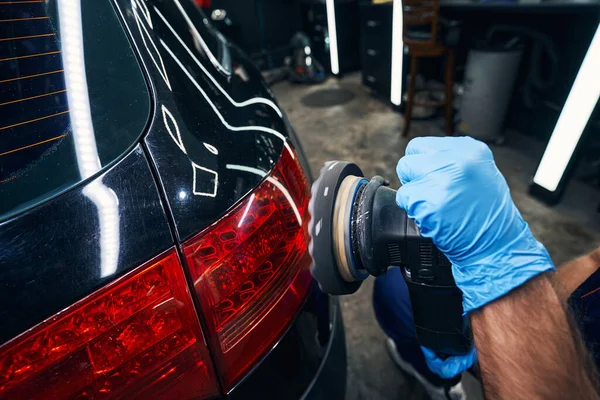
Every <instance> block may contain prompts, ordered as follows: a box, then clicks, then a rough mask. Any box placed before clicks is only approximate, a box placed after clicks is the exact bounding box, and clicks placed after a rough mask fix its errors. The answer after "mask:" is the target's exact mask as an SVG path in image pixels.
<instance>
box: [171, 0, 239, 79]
mask: <svg viewBox="0 0 600 400" xmlns="http://www.w3.org/2000/svg"><path fill="white" fill-rule="evenodd" d="M173 2H174V3H175V5H176V6H177V8H178V9H179V12H180V13H181V15H182V16H183V18H184V19H185V22H186V23H187V25H188V27H189V28H190V31H191V32H192V35H194V38H195V39H196V40H197V41H198V43H200V46H201V47H202V50H204V52H205V53H206V55H207V56H208V59H209V60H210V62H211V63H212V64H213V65H214V66H215V67H216V68H217V69H218V70H219V71H221V72H222V73H224V74H226V75H231V71H229V70H227V69H226V68H225V67H223V66H222V65H221V63H220V62H219V61H218V60H217V59H216V57H215V56H214V54H213V53H212V52H211V51H210V48H209V47H208V46H207V44H206V42H205V41H204V39H202V36H200V33H199V32H198V30H197V29H196V26H195V25H194V23H193V22H192V21H191V20H190V17H188V15H187V13H186V12H185V10H184V9H183V7H182V6H181V3H180V2H179V0H173Z"/></svg>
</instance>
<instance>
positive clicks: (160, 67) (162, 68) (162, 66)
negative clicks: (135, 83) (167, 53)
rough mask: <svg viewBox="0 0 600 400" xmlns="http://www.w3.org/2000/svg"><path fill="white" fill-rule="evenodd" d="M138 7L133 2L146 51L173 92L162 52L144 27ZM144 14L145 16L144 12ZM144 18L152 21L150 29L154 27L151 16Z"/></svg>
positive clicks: (132, 0)
mask: <svg viewBox="0 0 600 400" xmlns="http://www.w3.org/2000/svg"><path fill="white" fill-rule="evenodd" d="M138 7H139V6H138V2H137V1H136V0H131V9H132V11H133V15H134V17H135V23H136V25H137V27H138V30H139V31H140V37H141V38H142V42H143V43H144V46H145V47H146V50H147V51H148V55H149V56H150V59H151V60H152V63H153V64H154V66H155V67H156V69H157V70H158V73H159V74H160V76H162V78H163V80H164V81H165V84H166V85H167V87H168V88H169V90H171V82H170V81H169V76H168V75H167V70H166V69H165V64H164V63H163V60H162V57H161V56H160V52H159V51H158V49H157V48H156V45H155V44H154V41H153V40H152V37H151V36H150V33H149V32H148V30H147V29H146V27H145V26H144V23H143V22H142V20H141V17H140V15H139V12H138V10H140V8H138ZM147 10H148V9H147V8H146V11H147ZM142 14H143V10H142ZM144 17H145V18H144V19H146V20H147V21H150V22H149V25H150V27H152V21H151V20H150V14H149V13H148V14H147V15H144ZM146 38H148V41H146ZM148 42H150V46H149V45H148ZM151 49H154V52H155V53H156V56H157V57H158V61H157V60H156V58H155V56H154V54H153V53H152V51H151ZM159 63H160V65H158V64H159Z"/></svg>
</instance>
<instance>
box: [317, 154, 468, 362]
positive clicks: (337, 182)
mask: <svg viewBox="0 0 600 400" xmlns="http://www.w3.org/2000/svg"><path fill="white" fill-rule="evenodd" d="M395 199H396V191H395V190H393V189H391V188H389V187H388V185H387V182H386V181H385V180H384V179H383V178H382V177H380V176H375V177H373V178H372V179H371V180H370V181H369V180H367V179H365V178H364V176H363V173H362V171H361V170H360V168H359V167H358V166H357V165H355V164H352V163H349V162H345V161H332V162H329V163H327V164H325V166H324V167H323V169H322V170H321V175H320V176H319V178H318V179H317V181H315V183H314V184H313V188H312V198H311V204H310V206H309V207H310V212H311V216H312V219H311V223H310V225H309V233H310V235H311V238H312V241H311V245H310V250H311V254H312V256H313V265H312V267H311V271H312V273H313V276H314V278H315V279H316V280H317V282H318V283H319V287H320V288H321V290H322V291H324V292H326V293H330V294H336V295H343V294H350V293H354V292H355V291H356V290H358V288H359V287H360V284H361V283H362V281H363V280H364V279H366V278H367V277H368V276H369V275H373V276H379V275H382V274H384V273H385V272H386V271H387V269H388V268H390V267H399V268H401V270H402V274H403V276H404V279H405V281H406V284H407V286H408V289H409V293H410V298H411V305H412V310H413V318H414V322H415V328H416V331H417V337H418V339H419V341H420V342H421V344H422V345H423V346H426V347H428V348H431V349H432V350H434V351H437V352H438V353H443V354H461V353H465V352H467V351H468V350H469V349H470V347H471V345H472V344H471V335H470V331H469V327H468V325H467V324H466V323H465V321H466V319H465V318H463V316H462V312H463V309H462V293H461V291H460V290H459V289H458V288H457V287H456V284H455V282H454V278H453V277H452V266H451V264H450V262H449V261H448V259H447V258H446V257H445V256H444V255H443V254H442V253H441V252H440V251H439V250H438V249H437V248H436V247H435V245H434V244H433V242H432V241H431V240H430V239H427V238H424V237H422V236H421V234H420V231H419V228H418V226H417V225H416V223H415V222H414V221H413V220H412V219H410V218H408V216H407V214H406V212H405V211H404V210H403V209H401V208H400V207H398V206H397V204H396V200H395Z"/></svg>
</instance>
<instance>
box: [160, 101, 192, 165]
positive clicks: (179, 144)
mask: <svg viewBox="0 0 600 400" xmlns="http://www.w3.org/2000/svg"><path fill="white" fill-rule="evenodd" d="M160 108H161V110H162V116H163V122H164V123H165V127H166V128H167V132H169V135H170V136H171V139H173V141H174V142H175V144H176V145H177V147H179V148H180V149H181V151H183V153H184V154H187V151H186V150H185V146H184V145H183V140H181V133H180V132H179V125H177V121H175V118H173V114H171V111H169V110H168V109H167V107H165V106H164V105H162V104H161V106H160ZM167 117H168V118H169V120H171V122H172V124H173V126H174V127H175V133H173V131H172V130H171V124H169V123H168V122H167Z"/></svg>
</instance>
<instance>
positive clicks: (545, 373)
mask: <svg viewBox="0 0 600 400" xmlns="http://www.w3.org/2000/svg"><path fill="white" fill-rule="evenodd" d="M470 317H471V326H472V330H473V335H474V339H475V345H476V347H477V352H478V356H479V371H480V375H481V379H482V383H483V387H484V390H485V394H486V398H488V399H520V398H523V399H567V398H576V399H582V400H584V399H597V398H598V393H597V392H596V387H595V376H594V375H595V368H594V366H593V364H592V363H591V362H590V361H589V359H588V355H587V352H586V350H585V348H584V346H583V344H582V341H581V338H580V336H579V332H577V330H576V328H575V327H573V326H572V324H570V323H569V318H568V316H567V314H566V312H565V309H564V308H563V305H562V302H561V300H560V298H559V296H558V294H557V293H556V292H555V291H554V289H553V288H552V285H551V284H550V280H549V277H548V275H547V274H542V275H538V276H537V277H535V278H533V279H531V280H529V281H527V282H526V283H525V284H523V285H522V286H520V287H518V288H516V289H514V290H512V291H511V292H510V293H508V294H507V295H506V296H503V297H501V298H499V299H497V300H495V301H493V302H491V303H489V304H487V305H485V306H483V307H481V308H480V309H477V310H475V311H473V312H472V313H471V316H470Z"/></svg>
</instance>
